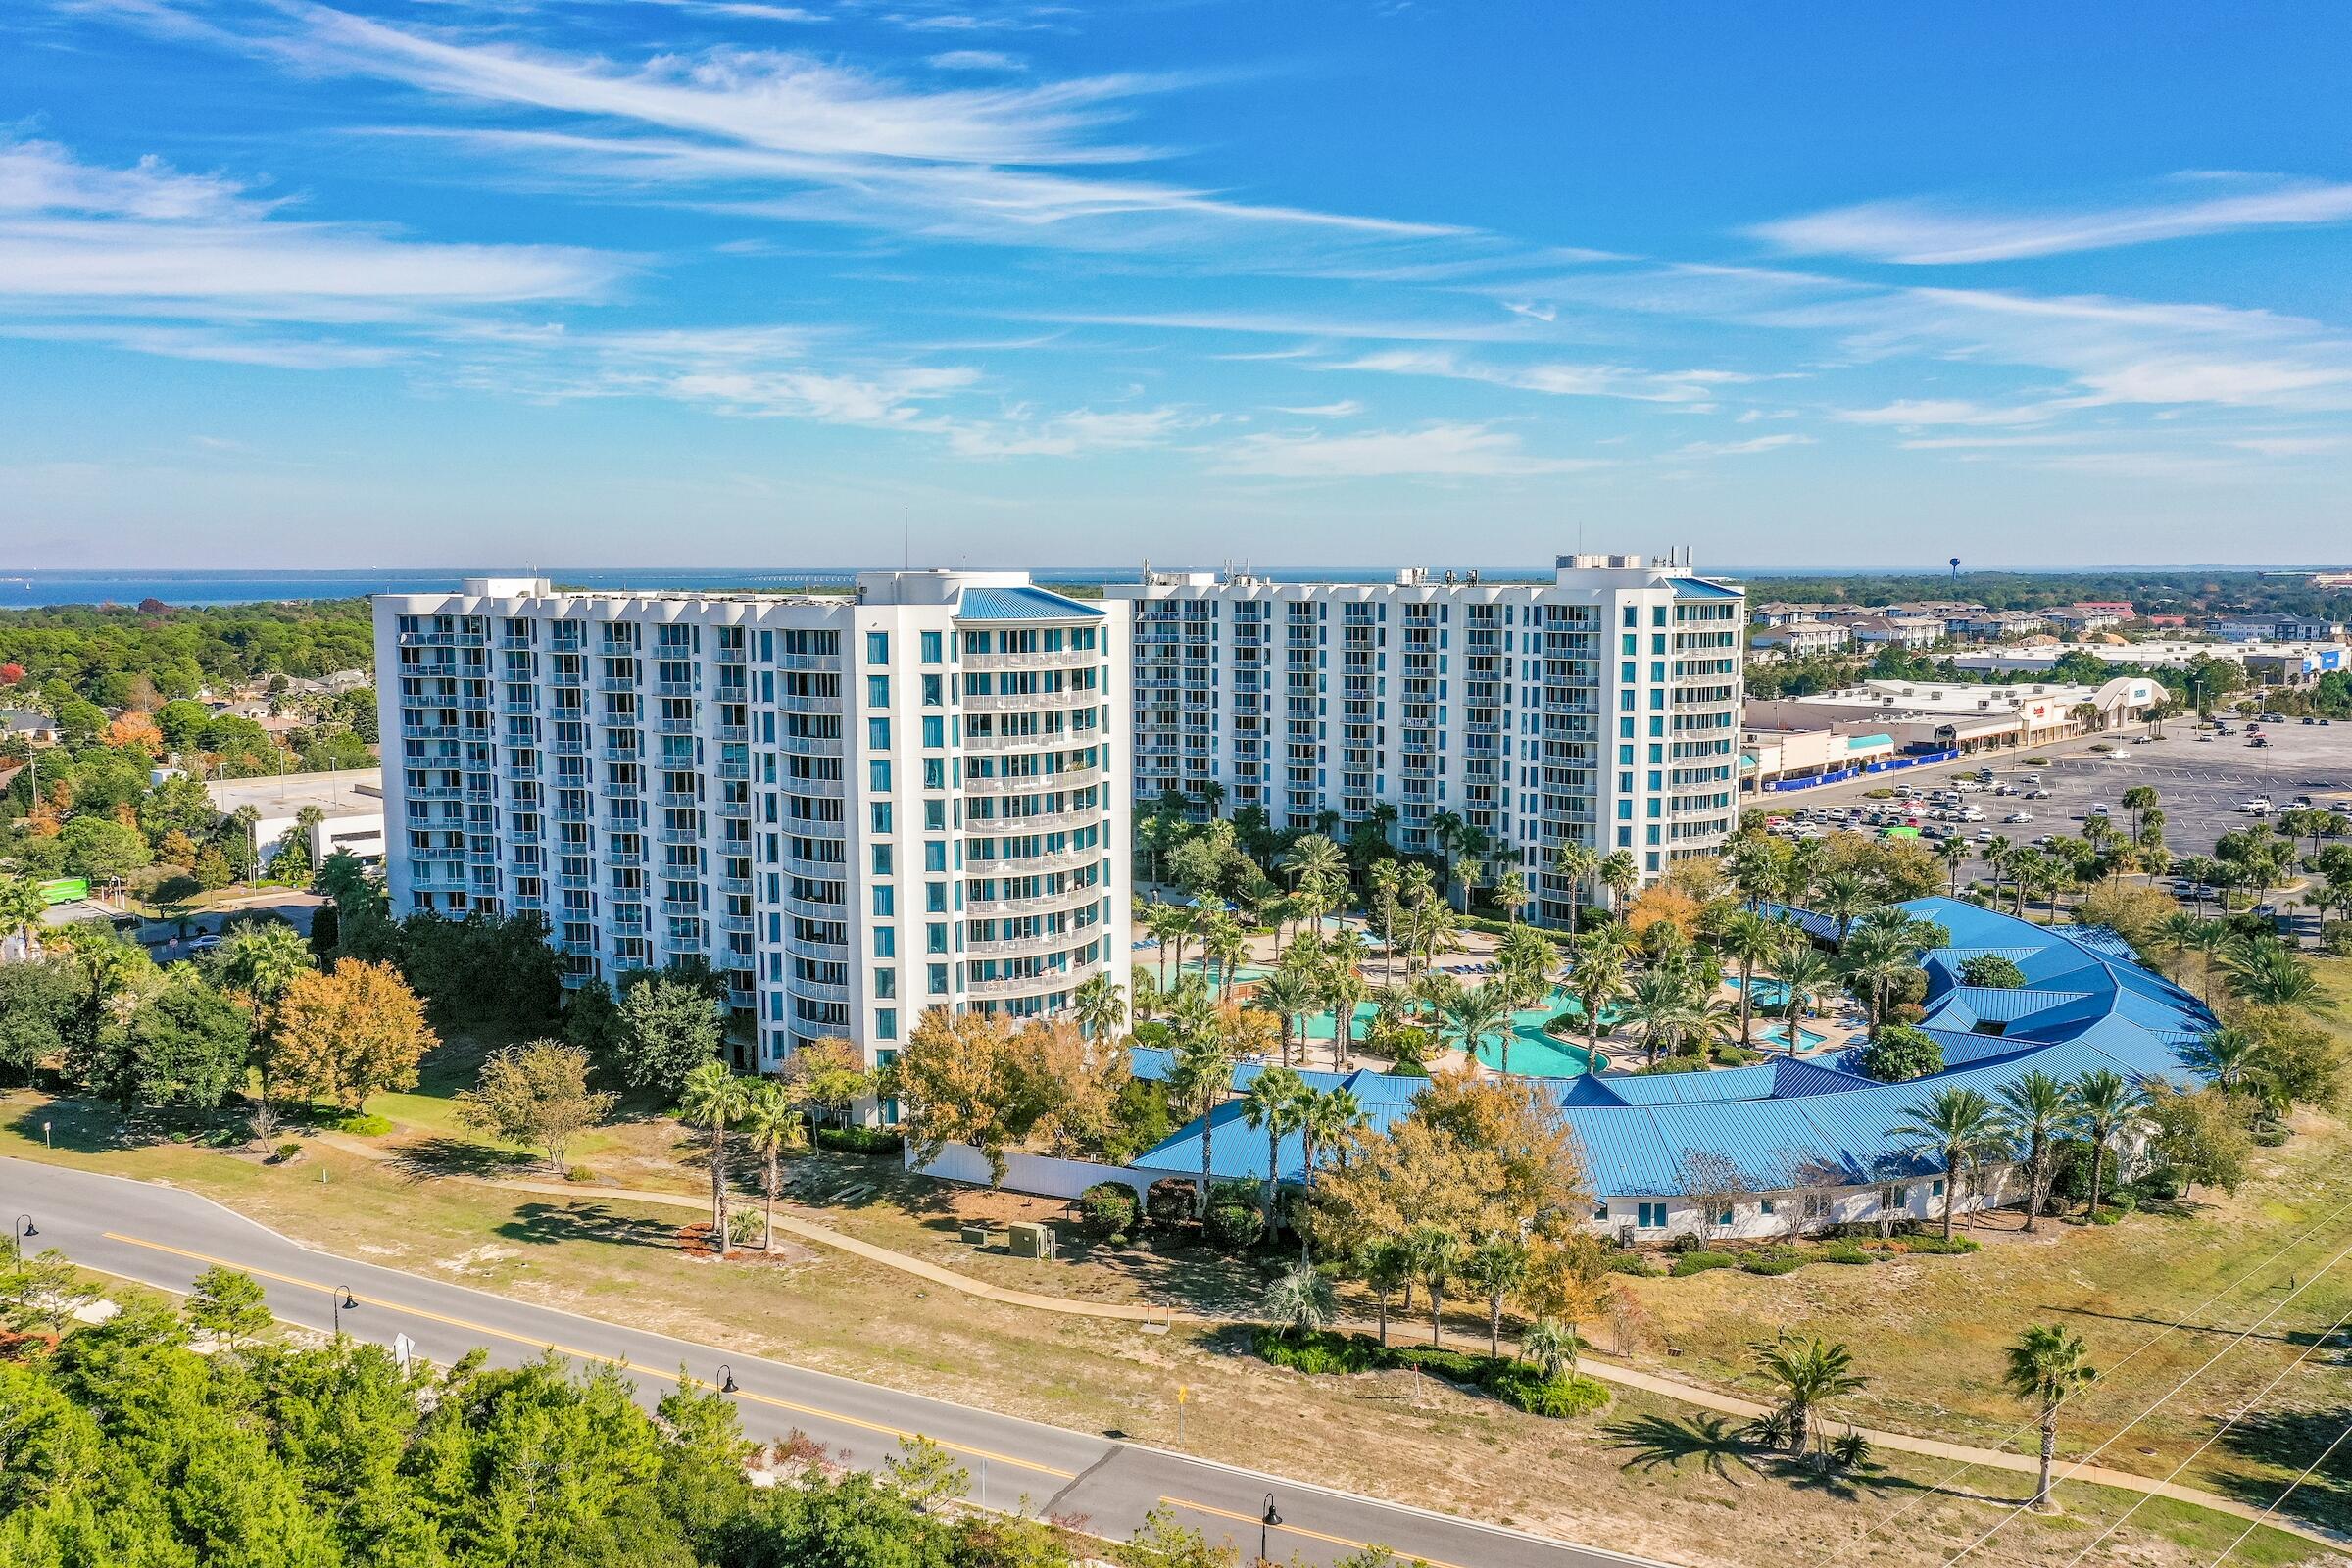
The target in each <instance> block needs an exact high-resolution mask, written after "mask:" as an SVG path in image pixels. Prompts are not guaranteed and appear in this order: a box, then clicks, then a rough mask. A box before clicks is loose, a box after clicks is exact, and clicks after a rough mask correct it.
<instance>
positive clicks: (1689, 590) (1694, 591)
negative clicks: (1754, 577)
mask: <svg viewBox="0 0 2352 1568" xmlns="http://www.w3.org/2000/svg"><path fill="white" fill-rule="evenodd" d="M1674 592H1675V596H1676V597H1677V598H1681V599H1745V598H1746V597H1747V595H1746V593H1745V592H1744V591H1742V590H1741V589H1738V588H1726V587H1725V586H1724V585H1723V584H1722V583H1719V582H1709V581H1708V580H1707V579H1706V578H1704V577H1677V578H1675V579H1674Z"/></svg>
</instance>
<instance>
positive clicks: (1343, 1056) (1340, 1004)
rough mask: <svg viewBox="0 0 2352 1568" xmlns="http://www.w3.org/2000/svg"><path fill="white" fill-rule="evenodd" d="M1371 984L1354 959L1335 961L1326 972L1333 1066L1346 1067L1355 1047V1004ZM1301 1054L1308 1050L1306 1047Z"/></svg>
mask: <svg viewBox="0 0 2352 1568" xmlns="http://www.w3.org/2000/svg"><path fill="white" fill-rule="evenodd" d="M1370 990H1371V987H1370V986H1369V985H1368V984H1367V983H1366V981H1365V980H1364V974H1363V971H1362V970H1361V969H1358V968H1357V967H1356V966H1355V963H1354V961H1353V960H1352V959H1340V960H1337V961H1335V962H1334V963H1333V964H1332V965H1331V967H1330V968H1329V969H1328V970H1327V971H1326V972H1325V973H1324V975H1323V1005H1325V1006H1326V1007H1329V1008H1330V1009H1331V1070H1332V1071H1333V1072H1340V1071H1343V1070H1344V1069H1345V1068H1346V1066H1347V1057H1348V1055H1349V1054H1352V1053H1353V1052H1354V1050H1355V1007H1356V1004H1357V1003H1359V1002H1362V1001H1363V1000H1364V997H1365V995H1366V994H1367V993H1368V992H1369V991H1370ZM1299 1054H1300V1055H1304V1054H1305V1051H1304V1049H1303V1048H1301V1049H1300V1052H1299Z"/></svg>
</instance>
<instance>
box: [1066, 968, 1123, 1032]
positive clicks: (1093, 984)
mask: <svg viewBox="0 0 2352 1568" xmlns="http://www.w3.org/2000/svg"><path fill="white" fill-rule="evenodd" d="M1070 1006H1071V1010H1072V1011H1073V1012H1075V1013H1076V1014H1077V1015H1078V1027H1079V1028H1080V1029H1081V1030H1082V1031H1084V1032H1085V1034H1086V1037H1087V1038H1088V1039H1089V1040H1094V1041H1103V1040H1110V1039H1114V1038H1116V1036H1117V1035H1118V1032H1119V1030H1120V1029H1121V1028H1123V1027H1124V1026H1125V1025H1126V1022H1127V1002H1126V999H1125V998H1124V997H1122V996H1120V994H1119V983H1118V982H1117V981H1116V980H1113V979H1112V978H1111V977H1110V976H1109V975H1107V974H1097V975H1090V976H1088V977H1087V978H1086V979H1085V980H1084V981H1082V982H1080V984H1079V986H1078V989H1077V990H1076V991H1075V992H1073V993H1072V994H1071V996H1070Z"/></svg>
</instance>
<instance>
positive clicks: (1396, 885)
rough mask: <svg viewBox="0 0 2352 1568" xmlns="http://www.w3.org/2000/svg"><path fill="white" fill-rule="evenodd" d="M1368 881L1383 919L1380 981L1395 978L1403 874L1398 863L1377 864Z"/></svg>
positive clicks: (1374, 901)
mask: <svg viewBox="0 0 2352 1568" xmlns="http://www.w3.org/2000/svg"><path fill="white" fill-rule="evenodd" d="M1365 880H1366V881H1367V882H1368V883H1369V884H1370V885H1371V888H1372V907H1373V909H1374V911H1375V912H1377V913H1378V914H1379V915H1380V977H1381V978H1382V979H1383V980H1390V979H1394V978H1395V977H1396V971H1395V969H1394V967H1393V965H1394V963H1395V960H1396V956H1397V910H1398V908H1399V907H1400V906H1399V904H1398V899H1399V897H1400V894H1399V889H1400V888H1401V887H1402V885H1403V881H1404V878H1403V873H1402V872H1401V871H1399V870H1398V869H1397V862H1396V861H1395V860H1375V861H1373V862H1372V869H1371V871H1370V872H1368V873H1367V874H1366V878H1365Z"/></svg>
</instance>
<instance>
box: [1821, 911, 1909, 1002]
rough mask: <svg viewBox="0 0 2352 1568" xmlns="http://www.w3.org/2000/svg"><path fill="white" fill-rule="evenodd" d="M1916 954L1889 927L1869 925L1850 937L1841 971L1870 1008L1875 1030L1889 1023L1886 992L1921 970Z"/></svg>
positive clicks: (1840, 959) (1840, 956)
mask: <svg viewBox="0 0 2352 1568" xmlns="http://www.w3.org/2000/svg"><path fill="white" fill-rule="evenodd" d="M1915 951H1916V950H1915V949H1913V948H1912V947H1911V945H1910V943H1909V942H1908V941H1907V940H1906V939H1905V937H1904V935H1903V933H1902V932H1900V931H1898V930H1896V929H1895V928H1893V927H1891V926H1887V925H1882V924H1878V923H1875V922H1872V923H1867V924H1863V925H1858V926H1855V927H1854V928H1853V929H1852V931H1851V932H1849V933H1848V934H1847V936H1846V939H1845V945H1844V948H1843V949H1842V950H1841V951H1840V952H1839V954H1838V969H1839V971H1840V972H1841V973H1843V974H1844V976H1845V979H1846V983H1847V984H1849V985H1851V986H1852V987H1854V989H1855V990H1856V991H1857V992H1859V993H1860V995H1861V1000H1863V1001H1864V1002H1867V1003H1868V1004H1869V1005H1870V1021H1871V1023H1872V1024H1873V1025H1874V1026H1875V1025H1877V1024H1880V1023H1883V1022H1885V1021H1886V1013H1887V987H1889V986H1891V985H1893V984H1894V983H1895V982H1896V981H1898V980H1900V979H1902V978H1903V977H1904V976H1906V975H1908V974H1909V973H1910V972H1911V971H1912V970H1913V969H1915V968H1917V967H1918V965H1917V964H1916V963H1914V962H1913V961H1912V957H1913V954H1914V952H1915Z"/></svg>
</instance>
